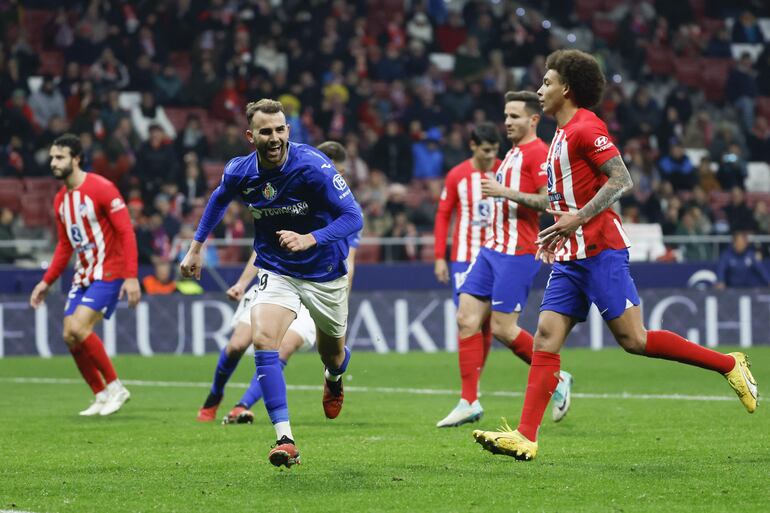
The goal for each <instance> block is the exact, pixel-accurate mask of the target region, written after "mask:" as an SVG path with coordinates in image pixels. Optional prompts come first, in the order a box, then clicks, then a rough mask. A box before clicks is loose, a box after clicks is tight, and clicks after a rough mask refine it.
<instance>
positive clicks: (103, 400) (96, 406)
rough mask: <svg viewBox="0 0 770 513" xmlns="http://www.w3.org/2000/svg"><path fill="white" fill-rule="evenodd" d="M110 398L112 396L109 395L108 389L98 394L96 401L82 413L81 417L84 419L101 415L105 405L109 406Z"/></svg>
mask: <svg viewBox="0 0 770 513" xmlns="http://www.w3.org/2000/svg"><path fill="white" fill-rule="evenodd" d="M109 396H110V395H109V394H108V393H107V389H104V390H102V391H101V392H99V393H97V394H96V396H95V397H94V401H93V402H92V403H91V406H89V407H88V408H86V409H85V410H83V411H81V412H80V413H79V415H81V416H83V417H92V416H94V415H99V413H101V411H102V408H104V405H105V404H107V399H108V398H109Z"/></svg>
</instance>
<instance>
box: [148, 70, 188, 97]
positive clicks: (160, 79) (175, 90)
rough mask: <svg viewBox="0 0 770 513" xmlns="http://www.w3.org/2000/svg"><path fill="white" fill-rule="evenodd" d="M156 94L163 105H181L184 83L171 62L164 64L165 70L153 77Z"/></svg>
mask: <svg viewBox="0 0 770 513" xmlns="http://www.w3.org/2000/svg"><path fill="white" fill-rule="evenodd" d="M153 82H154V85H155V95H156V98H157V99H158V103H160V104H161V105H179V104H180V103H181V100H182V89H183V88H184V83H183V82H182V79H181V78H179V73H178V72H177V70H176V68H174V66H172V65H171V64H167V65H166V66H163V72H162V73H160V74H156V75H155V76H154V77H153Z"/></svg>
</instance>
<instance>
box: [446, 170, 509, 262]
mask: <svg viewBox="0 0 770 513" xmlns="http://www.w3.org/2000/svg"><path fill="white" fill-rule="evenodd" d="M499 165H500V160H497V159H496V160H495V163H494V165H493V166H492V171H495V170H496V169H497V168H498V166H499ZM483 176H484V173H483V172H481V171H479V170H478V169H474V167H473V163H472V160H471V159H468V160H465V161H463V162H461V163H459V164H458V165H456V166H455V167H453V168H452V169H450V170H449V173H447V176H446V181H445V182H444V189H443V190H442V191H441V199H440V200H439V204H438V211H437V212H436V224H435V227H434V230H433V237H434V246H433V247H434V256H435V257H436V258H437V259H438V258H446V241H447V234H448V233H449V221H450V219H451V217H452V212H454V213H455V220H454V223H455V224H454V230H453V232H452V255H451V257H450V260H451V261H452V262H471V261H472V260H473V259H474V258H476V255H477V254H478V252H479V249H481V246H482V245H483V244H484V241H485V240H487V238H489V236H490V235H491V233H492V231H491V227H492V215H491V214H492V200H491V199H490V198H482V195H481V178H482V177H483Z"/></svg>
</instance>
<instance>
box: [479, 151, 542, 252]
mask: <svg viewBox="0 0 770 513" xmlns="http://www.w3.org/2000/svg"><path fill="white" fill-rule="evenodd" d="M547 155H548V145H547V144H545V143H544V142H543V140H542V139H540V138H536V139H535V140H534V141H530V142H528V143H527V144H524V145H522V146H514V147H513V148H511V150H510V151H508V154H507V155H506V156H505V160H503V163H502V165H500V167H498V168H497V173H495V179H496V180H497V181H498V182H500V183H501V184H503V185H504V186H505V187H507V188H508V189H513V190H515V191H519V192H523V193H527V194H535V193H537V191H538V190H540V189H542V188H544V187H545V186H546V182H547V173H546V171H545V159H546V157H547ZM539 228H540V224H539V213H538V212H537V211H536V210H534V209H531V208H529V207H526V206H524V205H520V204H518V203H516V202H515V201H511V200H509V199H506V198H494V199H493V212H492V235H491V237H490V238H489V239H487V241H486V242H485V243H484V246H486V247H487V248H489V249H492V250H494V251H498V252H500V253H504V254H506V255H525V254H533V255H534V254H535V253H536V251H537V246H536V245H535V240H537V233H538V230H539Z"/></svg>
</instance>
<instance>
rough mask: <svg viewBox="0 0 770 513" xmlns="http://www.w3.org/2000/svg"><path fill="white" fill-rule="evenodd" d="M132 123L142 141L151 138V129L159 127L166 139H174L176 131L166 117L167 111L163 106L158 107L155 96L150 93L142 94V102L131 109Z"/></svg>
mask: <svg viewBox="0 0 770 513" xmlns="http://www.w3.org/2000/svg"><path fill="white" fill-rule="evenodd" d="M131 122H132V123H133V125H134V131H135V132H136V134H137V135H138V136H139V138H140V139H141V140H142V141H147V140H148V139H149V138H150V127H151V126H152V125H154V126H156V127H158V128H160V129H161V131H162V132H163V135H165V137H168V138H170V139H174V138H175V137H176V130H175V129H174V125H172V124H171V121H170V120H169V119H168V116H167V115H166V110H165V109H164V108H163V106H161V105H156V103H155V95H154V94H152V93H151V92H149V91H145V92H143V93H142V101H141V103H140V104H139V105H134V107H133V108H132V109H131Z"/></svg>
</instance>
